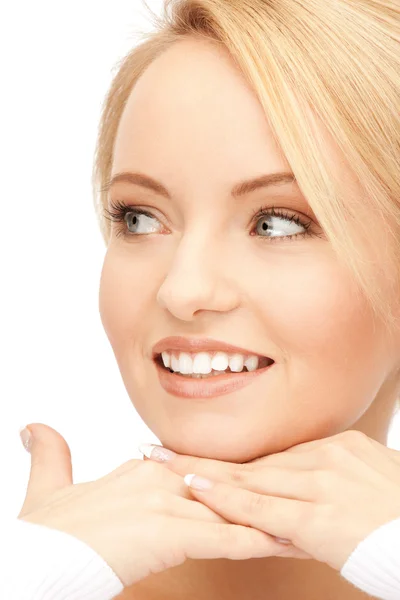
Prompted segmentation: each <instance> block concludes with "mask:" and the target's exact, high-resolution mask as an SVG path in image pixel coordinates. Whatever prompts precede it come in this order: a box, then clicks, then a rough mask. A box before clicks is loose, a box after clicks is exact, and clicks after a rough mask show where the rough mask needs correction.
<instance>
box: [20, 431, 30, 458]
mask: <svg viewBox="0 0 400 600" xmlns="http://www.w3.org/2000/svg"><path fill="white" fill-rule="evenodd" d="M19 435H20V437H21V442H22V444H23V446H24V448H25V450H26V451H27V452H30V451H31V447H32V434H31V432H30V431H29V429H27V428H26V427H25V426H23V427H21V428H20V430H19Z"/></svg>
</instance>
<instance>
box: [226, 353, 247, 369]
mask: <svg viewBox="0 0 400 600" xmlns="http://www.w3.org/2000/svg"><path fill="white" fill-rule="evenodd" d="M243 365H244V358H243V356H242V355H241V354H233V355H232V356H230V357H229V368H230V370H231V371H234V372H235V373H240V371H243Z"/></svg>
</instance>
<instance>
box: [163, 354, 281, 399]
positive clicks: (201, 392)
mask: <svg viewBox="0 0 400 600" xmlns="http://www.w3.org/2000/svg"><path fill="white" fill-rule="evenodd" d="M274 364H275V363H272V365H268V366H267V367H263V368H262V369H256V370H255V371H243V372H242V373H223V374H221V375H212V376H211V377H210V378H208V379H189V378H188V377H182V375H176V374H175V373H170V372H169V371H168V370H167V369H165V368H164V367H162V366H161V365H160V364H158V363H157V362H156V361H155V365H156V368H157V372H158V378H159V380H160V383H161V385H162V387H163V388H164V390H165V391H166V392H168V393H169V394H173V395H174V396H179V397H180V398H213V397H215V396H222V395H223V394H229V393H230V392H234V391H236V390H240V389H241V388H244V387H245V386H246V385H250V383H252V381H254V380H255V379H256V378H257V377H260V376H261V375H263V374H264V373H266V372H267V371H269V370H270V369H271V367H273V366H274Z"/></svg>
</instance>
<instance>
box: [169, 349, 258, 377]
mask: <svg viewBox="0 0 400 600" xmlns="http://www.w3.org/2000/svg"><path fill="white" fill-rule="evenodd" d="M161 358H162V362H163V364H164V367H165V368H166V369H171V370H172V371H174V372H175V373H181V374H182V375H188V376H190V375H193V376H194V377H196V376H198V377H201V376H203V375H210V376H211V375H218V374H220V373H223V372H224V371H227V372H229V370H228V367H229V369H230V371H232V372H233V373H240V372H242V371H245V369H247V371H255V370H256V369H258V366H259V364H260V362H259V361H260V358H259V357H258V356H254V355H253V356H248V355H247V356H246V355H243V354H228V353H227V352H216V353H215V354H212V353H208V352H198V353H197V354H190V353H188V352H177V353H176V354H173V353H172V352H168V351H165V352H162V353H161ZM261 360H262V361H263V362H262V366H264V362H265V359H261Z"/></svg>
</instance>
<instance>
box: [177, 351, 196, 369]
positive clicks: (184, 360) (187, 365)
mask: <svg viewBox="0 0 400 600" xmlns="http://www.w3.org/2000/svg"><path fill="white" fill-rule="evenodd" d="M179 371H180V373H183V374H184V375H188V374H189V373H193V360H192V357H191V356H190V354H185V353H184V352H181V353H180V355H179Z"/></svg>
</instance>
